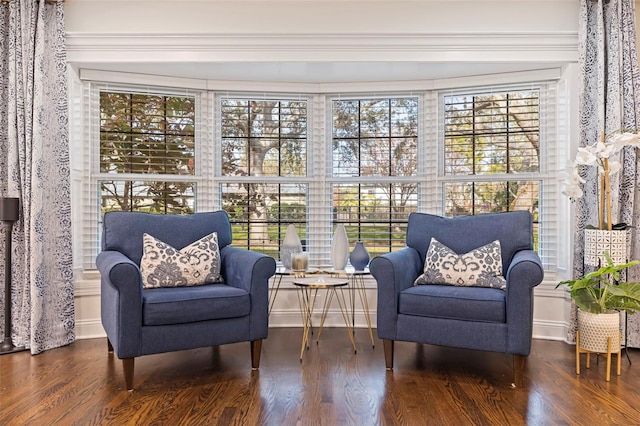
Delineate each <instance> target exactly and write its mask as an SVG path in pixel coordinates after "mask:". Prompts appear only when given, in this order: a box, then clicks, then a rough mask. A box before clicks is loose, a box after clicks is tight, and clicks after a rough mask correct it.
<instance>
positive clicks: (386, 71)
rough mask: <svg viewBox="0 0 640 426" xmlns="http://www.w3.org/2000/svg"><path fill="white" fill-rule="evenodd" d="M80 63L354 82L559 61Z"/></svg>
mask: <svg viewBox="0 0 640 426" xmlns="http://www.w3.org/2000/svg"><path fill="white" fill-rule="evenodd" d="M74 65H75V66H77V67H79V68H87V69H94V70H104V71H120V72H130V73H138V74H150V75H161V76H171V77H184V78H195V79H204V80H228V81H255V82H289V83H350V82H384V81H396V82H397V81H413V80H434V79H442V78H455V77H465V76H476V75H487V74H497V73H505V72H516V71H528V70H538V69H548V68H557V67H560V66H562V65H563V63H559V62H216V63H200V62H197V63H196V62H180V63H149V62H145V63H100V62H87V63H81V64H74Z"/></svg>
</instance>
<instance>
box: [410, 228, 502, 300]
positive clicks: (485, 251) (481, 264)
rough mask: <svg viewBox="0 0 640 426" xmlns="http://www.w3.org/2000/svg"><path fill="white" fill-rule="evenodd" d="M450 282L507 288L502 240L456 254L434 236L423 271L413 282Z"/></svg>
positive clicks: (452, 283) (451, 283)
mask: <svg viewBox="0 0 640 426" xmlns="http://www.w3.org/2000/svg"><path fill="white" fill-rule="evenodd" d="M420 284H448V285H456V286H478V287H493V288H499V289H502V290H504V289H505V288H506V287H507V282H506V280H505V279H504V277H503V276H502V254H501V251H500V241H498V240H495V241H493V242H491V243H489V244H487V245H484V246H482V247H478V248H477V249H474V250H471V251H470V252H469V253H464V254H457V253H455V252H454V251H453V250H451V249H450V248H449V247H447V246H445V245H444V244H442V243H441V242H440V241H438V240H436V239H435V238H431V243H430V244H429V249H428V250H427V256H426V259H425V262H424V273H423V274H422V275H420V276H419V277H418V278H417V279H416V280H415V282H414V283H413V285H420Z"/></svg>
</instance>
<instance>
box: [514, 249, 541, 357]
mask: <svg viewBox="0 0 640 426" xmlns="http://www.w3.org/2000/svg"><path fill="white" fill-rule="evenodd" d="M505 278H506V280H507V289H506V292H507V294H506V297H507V324H508V328H509V331H508V333H509V337H508V339H507V342H508V348H507V353H512V354H518V355H529V353H530V352H531V335H532V327H533V326H532V325H533V289H534V287H535V286H537V285H538V284H540V283H541V282H542V279H543V278H544V269H543V268H542V262H541V261H540V257H538V255H537V254H536V252H534V251H533V250H521V251H519V252H517V253H516V254H515V256H514V257H513V259H512V261H511V264H510V265H509V268H508V270H507V273H506V275H505Z"/></svg>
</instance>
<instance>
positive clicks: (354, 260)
mask: <svg viewBox="0 0 640 426" xmlns="http://www.w3.org/2000/svg"><path fill="white" fill-rule="evenodd" d="M369 260H371V258H370V257H369V252H368V251H367V249H366V248H365V246H364V243H363V242H362V241H358V242H357V243H356V245H355V247H354V248H353V251H352V252H351V254H350V255H349V261H350V262H351V266H353V267H354V269H355V270H356V271H364V268H366V267H367V265H368V264H369Z"/></svg>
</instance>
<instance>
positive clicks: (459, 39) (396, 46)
mask: <svg viewBox="0 0 640 426" xmlns="http://www.w3.org/2000/svg"><path fill="white" fill-rule="evenodd" d="M67 59H68V60H69V62H92V61H93V62H105V61H106V62H109V61H132V62H141V61H142V62H144V61H155V62H176V61H177V62H179V61H189V62H196V63H197V62H210V61H274V60H275V61H375V60H378V61H379V60H385V61H409V60H410V61H473V60H479V61H480V60H482V61H511V62H514V61H516V62H517V61H524V62H533V61H566V62H575V61H577V59H578V37H577V34H575V33H573V32H548V33H527V32H498V31H496V32H492V33H488V32H476V33H474V32H469V33H425V34H397V33H396V34H364V33H362V34H351V33H345V34H322V35H309V34H256V33H251V34H248V33H247V34H241V33H238V34H186V33H183V34H144V33H118V34H95V33H91V34H87V33H73V32H70V33H67Z"/></svg>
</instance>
